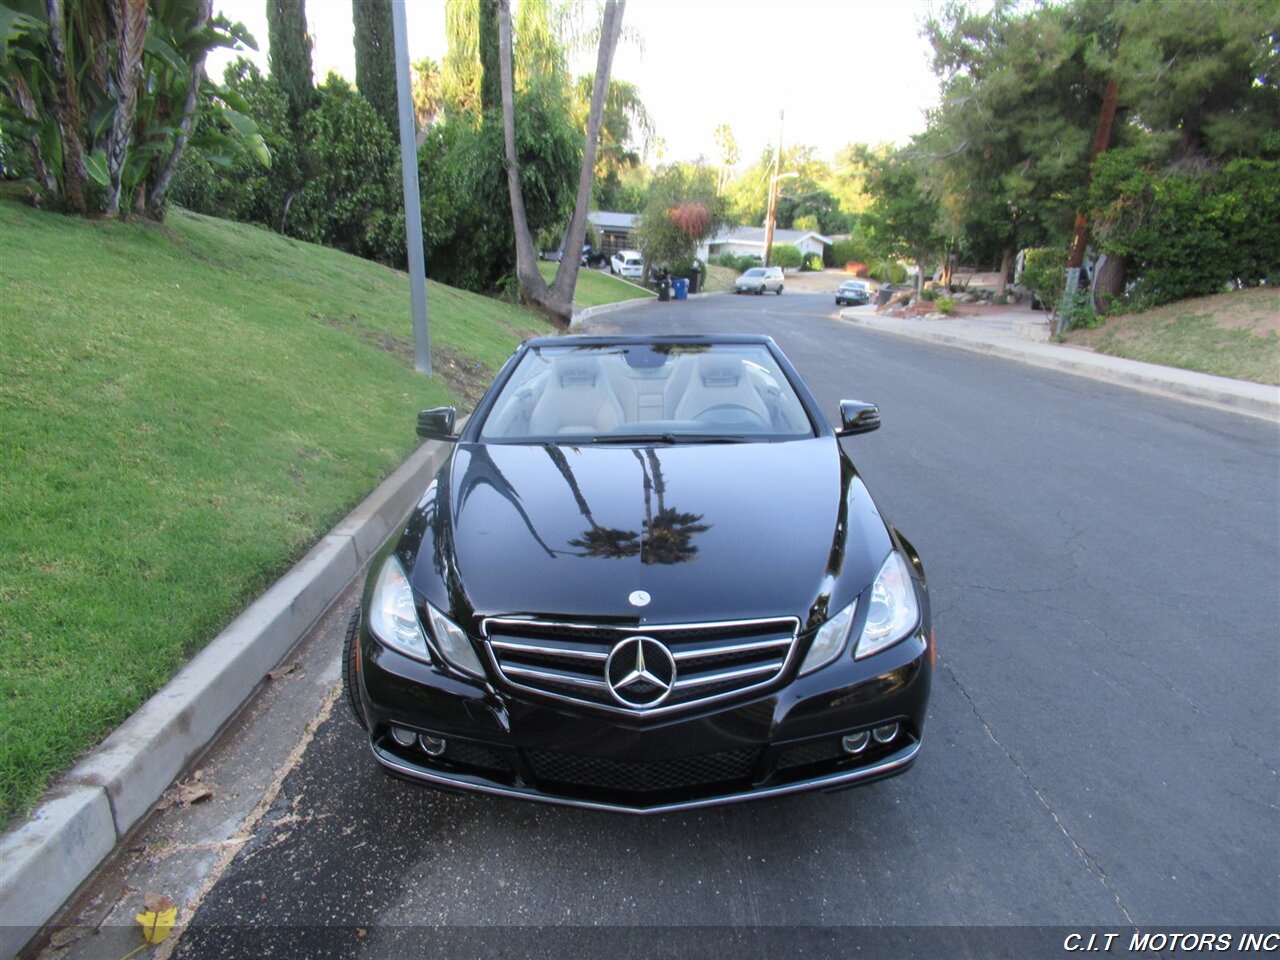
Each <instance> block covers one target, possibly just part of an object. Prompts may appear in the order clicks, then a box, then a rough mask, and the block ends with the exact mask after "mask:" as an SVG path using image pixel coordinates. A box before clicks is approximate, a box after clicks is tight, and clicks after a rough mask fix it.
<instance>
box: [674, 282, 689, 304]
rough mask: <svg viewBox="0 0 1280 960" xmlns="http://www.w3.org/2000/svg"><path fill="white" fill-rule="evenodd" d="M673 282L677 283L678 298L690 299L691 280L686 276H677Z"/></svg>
mask: <svg viewBox="0 0 1280 960" xmlns="http://www.w3.org/2000/svg"><path fill="white" fill-rule="evenodd" d="M671 282H672V283H673V284H675V287H676V299H677V300H688V299H689V281H688V280H687V279H685V278H684V277H676V278H675V279H674V280H672V281H671Z"/></svg>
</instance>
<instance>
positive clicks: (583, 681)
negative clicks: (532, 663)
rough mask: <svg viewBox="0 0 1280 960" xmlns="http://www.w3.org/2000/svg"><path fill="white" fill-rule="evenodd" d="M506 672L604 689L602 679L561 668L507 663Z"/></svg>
mask: <svg viewBox="0 0 1280 960" xmlns="http://www.w3.org/2000/svg"><path fill="white" fill-rule="evenodd" d="M505 671H506V673H509V674H513V675H514V676H517V677H525V678H527V679H529V680H549V681H551V682H552V683H569V684H572V685H573V686H575V687H587V688H588V689H592V690H594V689H597V688H598V689H600V690H604V689H606V686H605V682H604V681H603V680H592V679H590V678H589V677H580V676H578V675H577V674H573V673H568V672H566V671H563V670H545V669H544V670H531V669H529V668H528V667H516V666H512V665H510V664H508V665H507V666H506V668H505Z"/></svg>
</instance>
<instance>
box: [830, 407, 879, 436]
mask: <svg viewBox="0 0 1280 960" xmlns="http://www.w3.org/2000/svg"><path fill="white" fill-rule="evenodd" d="M879 429H880V408H879V407H877V406H876V405H875V404H874V403H860V402H859V401H857V400H841V401H840V429H839V430H837V431H836V436H837V437H851V436H853V435H854V434H855V433H870V432H871V431H872V430H879Z"/></svg>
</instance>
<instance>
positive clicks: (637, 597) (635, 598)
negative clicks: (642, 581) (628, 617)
mask: <svg viewBox="0 0 1280 960" xmlns="http://www.w3.org/2000/svg"><path fill="white" fill-rule="evenodd" d="M627 599H628V600H630V601H631V605H632V606H633V607H647V606H648V605H649V600H650V597H649V594H647V593H645V592H644V591H643V590H633V591H632V592H631V596H629V597H627Z"/></svg>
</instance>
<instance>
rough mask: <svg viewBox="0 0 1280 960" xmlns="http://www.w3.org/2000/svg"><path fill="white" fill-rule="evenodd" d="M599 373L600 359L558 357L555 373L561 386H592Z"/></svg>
mask: <svg viewBox="0 0 1280 960" xmlns="http://www.w3.org/2000/svg"><path fill="white" fill-rule="evenodd" d="M599 373H600V361H599V360H597V359H596V358H595V357H558V358H557V359H556V362H555V375H556V376H557V377H558V378H559V379H560V386H562V387H594V386H595V385H596V377H597V376H599Z"/></svg>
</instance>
